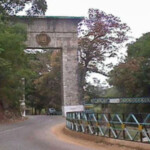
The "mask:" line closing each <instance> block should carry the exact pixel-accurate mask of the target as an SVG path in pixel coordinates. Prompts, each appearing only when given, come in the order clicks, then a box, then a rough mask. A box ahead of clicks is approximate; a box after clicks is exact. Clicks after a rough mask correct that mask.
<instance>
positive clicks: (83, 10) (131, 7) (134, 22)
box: [46, 0, 150, 85]
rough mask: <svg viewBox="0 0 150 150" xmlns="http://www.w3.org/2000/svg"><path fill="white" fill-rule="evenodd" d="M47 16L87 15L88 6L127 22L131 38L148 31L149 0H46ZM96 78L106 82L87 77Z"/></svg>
mask: <svg viewBox="0 0 150 150" xmlns="http://www.w3.org/2000/svg"><path fill="white" fill-rule="evenodd" d="M47 3H48V10H47V12H46V15H47V16H85V17H86V16H87V15H88V9H89V8H96V9H99V10H102V11H104V12H105V13H107V14H113V15H114V16H117V17H119V18H120V19H121V21H122V22H124V23H127V25H128V26H129V27H130V28H131V36H132V37H133V39H136V38H139V37H140V36H142V34H143V33H146V32H150V0H47ZM95 77H96V78H98V79H100V80H101V83H103V84H106V85H108V84H107V82H106V78H105V77H103V76H101V75H97V74H92V76H91V77H90V78H88V80H89V82H93V78H95Z"/></svg>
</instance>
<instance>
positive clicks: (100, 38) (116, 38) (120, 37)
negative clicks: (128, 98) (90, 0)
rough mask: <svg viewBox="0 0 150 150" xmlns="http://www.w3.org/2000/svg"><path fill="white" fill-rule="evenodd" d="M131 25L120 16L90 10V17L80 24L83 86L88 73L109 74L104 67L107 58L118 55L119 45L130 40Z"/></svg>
mask: <svg viewBox="0 0 150 150" xmlns="http://www.w3.org/2000/svg"><path fill="white" fill-rule="evenodd" d="M128 31H129V27H128V26H127V25H126V24H125V23H121V20H120V19H119V18H118V17H115V16H113V15H112V14H106V13H105V12H103V11H100V10H97V9H90V10H89V17H88V18H85V19H84V21H83V22H82V23H80V25H79V34H80V37H79V54H80V58H81V61H80V71H81V81H80V83H81V87H83V86H84V85H85V82H86V81H85V77H86V75H87V74H88V73H92V72H94V73H99V74H102V75H105V76H107V74H106V73H105V71H104V70H103V69H102V67H103V65H104V62H105V60H106V59H107V58H111V57H114V56H116V55H117V50H118V48H119V45H120V44H121V43H123V42H125V41H127V40H128V36H127V32H128Z"/></svg>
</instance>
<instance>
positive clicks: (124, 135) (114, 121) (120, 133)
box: [66, 112, 150, 143]
mask: <svg viewBox="0 0 150 150" xmlns="http://www.w3.org/2000/svg"><path fill="white" fill-rule="evenodd" d="M66 126H67V128H69V129H71V130H74V131H77V132H83V133H88V134H92V135H97V136H103V137H109V138H115V139H122V140H129V141H137V142H145V143H150V114H133V113H130V114H110V113H107V114H106V113H101V114H100V113H86V112H68V113H67V117H66Z"/></svg>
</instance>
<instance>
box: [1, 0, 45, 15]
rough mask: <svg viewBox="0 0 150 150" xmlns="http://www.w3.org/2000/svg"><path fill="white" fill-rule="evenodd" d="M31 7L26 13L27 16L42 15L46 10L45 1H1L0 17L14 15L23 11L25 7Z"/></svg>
mask: <svg viewBox="0 0 150 150" xmlns="http://www.w3.org/2000/svg"><path fill="white" fill-rule="evenodd" d="M27 5H28V6H31V7H30V8H29V9H28V10H27V11H26V12H27V14H28V15H30V16H33V15H44V14H45V12H46V10H47V3H46V1H45V0H1V1H0V15H2V14H3V15H6V14H7V15H15V14H17V13H18V12H20V11H23V10H24V8H25V7H26V6H27Z"/></svg>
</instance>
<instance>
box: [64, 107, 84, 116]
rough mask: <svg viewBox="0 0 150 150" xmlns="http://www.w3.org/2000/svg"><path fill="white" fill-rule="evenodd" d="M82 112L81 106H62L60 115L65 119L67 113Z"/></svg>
mask: <svg viewBox="0 0 150 150" xmlns="http://www.w3.org/2000/svg"><path fill="white" fill-rule="evenodd" d="M75 111H78V112H79V111H84V106H83V105H74V106H62V115H63V116H65V117H66V115H67V112H75Z"/></svg>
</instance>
